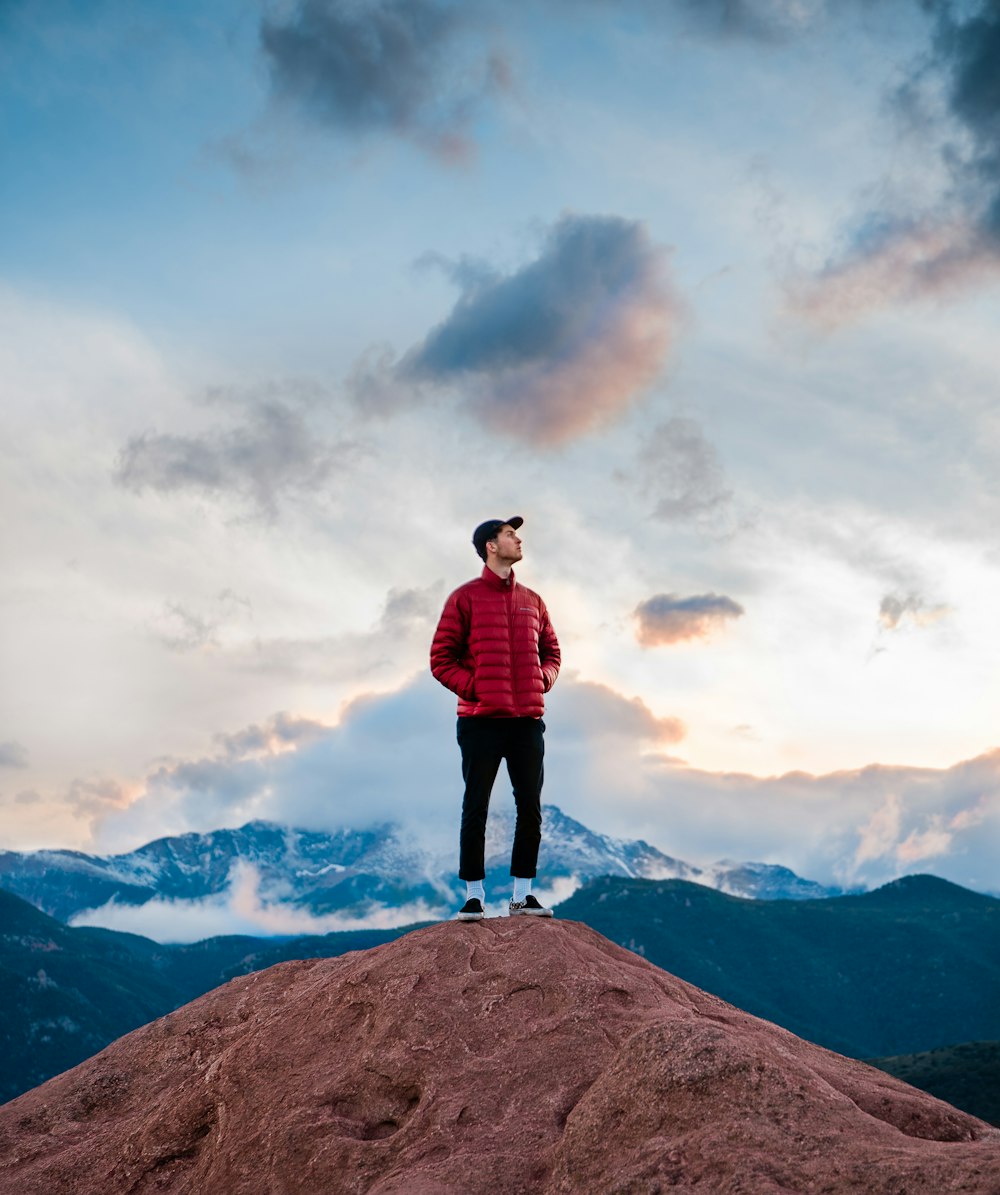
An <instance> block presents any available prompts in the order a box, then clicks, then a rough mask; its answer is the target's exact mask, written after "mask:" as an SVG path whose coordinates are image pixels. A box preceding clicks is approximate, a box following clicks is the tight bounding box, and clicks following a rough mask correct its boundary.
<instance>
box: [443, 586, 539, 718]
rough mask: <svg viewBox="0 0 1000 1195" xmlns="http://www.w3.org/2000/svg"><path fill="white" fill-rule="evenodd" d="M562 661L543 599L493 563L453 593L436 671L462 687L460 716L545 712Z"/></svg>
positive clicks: (455, 688) (459, 689) (457, 689)
mask: <svg viewBox="0 0 1000 1195" xmlns="http://www.w3.org/2000/svg"><path fill="white" fill-rule="evenodd" d="M559 661H560V655H559V643H558V641H557V640H556V633H555V631H554V630H553V629H552V623H550V622H549V614H548V611H547V610H546V609H545V603H544V602H543V601H542V599H541V598H540V597H539V596H538V594H537V593H535V592H534V591H533V590H531V589H526V588H525V587H524V586H523V585H518V583H517V581H516V580H515V579H514V574H513V572H511V574H510V576H509V577H508V578H507V580H504V579H503V577H498V576H497V574H496V573H495V572H494V571H493V570H492V569H491V568H484V569H483V571H482V575H481V576H479V577H477V578H476V579H475V580H474V581H468V582H467V583H466V584H465V585H461V586H459V588H458V589H456V590H455V592H454V593H453V594H452V595H451V596H450V597H449V598H448V600H447V601H446V602H445V604H444V610H443V611H442V614H441V619H440V621H439V622H438V627H437V630H436V631H435V632H434V641H433V643H432V644H431V672H432V673H433V674H434V676H435V677H436V678H437V679H438V680H439V681H440V682H441V684H442V685H444V687H445V688H446V689H451V691H452V692H453V693H457V694H458V713H459V716H460V717H470V716H472V717H483V718H540V717H541V716H542V714H543V713H544V712H545V699H544V697H543V694H544V693H547V692H548V691H549V689H551V688H552V686H553V685H554V684H555V680H556V677H557V676H558V675H559Z"/></svg>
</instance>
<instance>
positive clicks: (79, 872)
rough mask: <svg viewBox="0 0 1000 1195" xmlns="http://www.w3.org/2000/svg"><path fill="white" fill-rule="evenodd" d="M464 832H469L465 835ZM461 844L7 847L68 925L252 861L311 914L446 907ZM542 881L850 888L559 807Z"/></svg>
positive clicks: (499, 849) (271, 831)
mask: <svg viewBox="0 0 1000 1195" xmlns="http://www.w3.org/2000/svg"><path fill="white" fill-rule="evenodd" d="M513 820H514V814H513V810H505V809H497V810H495V811H494V812H492V813H491V815H490V820H489V826H488V833H487V843H486V850H487V861H486V868H487V876H486V883H487V891H488V892H489V893H490V894H491V896H492V895H495V894H502V893H504V892H506V890H507V889H508V888H509V885H510V880H509V874H508V873H509V855H510V843H511V839H512V837H513ZM456 837H457V833H456ZM456 856H457V842H455V843H454V844H449V846H448V847H447V849H441V848H437V849H435V848H432V847H428V846H426V845H424V844H423V843H422V840H421V839H420V838H418V837H417V836H416V835H415V834H414V833H413V832H412V831H411V830H409V829H408V828H407V827H406V826H404V825H400V824H398V823H387V824H385V825H381V826H378V827H375V828H373V829H369V830H348V829H344V830H340V831H337V832H334V833H322V832H317V831H309V830H299V829H294V828H291V827H288V826H281V825H277V824H275V823H273V822H261V821H255V822H250V823H249V824H247V825H245V826H241V827H240V828H239V829H237V830H215V831H213V832H212V833H210V834H182V835H180V836H178V837H175V838H160V839H157V840H156V841H155V842H150V843H147V844H146V845H145V846H142V847H140V848H139V849H138V850H135V851H130V852H129V853H128V854H122V855H110V856H100V855H86V854H83V853H81V852H79V851H26V852H18V851H3V852H0V886H2V887H4V888H6V889H8V890H9V891H11V892H14V893H16V894H17V895H18V896H21V897H23V898H24V899H26V900H29V901H31V902H32V903H33V904H35V905H36V906H37V907H38V908H40V909H42V910H44V911H45V912H46V913H49V914H50V915H52V916H54V917H58V918H59V919H60V920H62V921H68V920H70V919H71V918H73V917H74V916H76V915H78V914H80V913H82V912H84V911H85V910H91V909H96V908H99V907H101V906H103V905H106V904H107V903H108V902H109V901H114V902H115V903H116V904H118V905H142V904H145V903H146V902H147V901H150V900H154V899H158V900H161V901H178V902H186V901H198V900H204V899H205V898H207V897H215V896H218V895H220V894H221V893H224V892H225V891H226V889H227V887H228V886H229V885H230V884H231V883H232V881H233V877H234V875H235V874H236V872H237V871H238V869H240V868H248V867H249V868H252V869H253V871H254V873H255V876H256V888H257V893H258V896H259V898H260V899H261V900H263V901H266V902H268V903H270V904H285V905H291V906H294V907H297V908H299V909H302V910H303V911H306V912H309V913H311V914H316V915H320V914H327V913H342V914H344V915H345V916H348V917H359V918H364V917H367V916H368V915H369V914H370V912H371V910H372V909H373V908H377V909H383V910H388V909H393V908H400V909H402V908H403V907H404V906H405V907H408V908H410V909H412V908H414V907H416V906H419V907H424V908H426V909H428V910H440V911H441V912H442V913H446V912H447V910H448V909H449V908H450V907H451V905H452V904H453V903H454V900H455V895H456V893H457V892H458V889H459V884H458V882H457V880H456V878H455V874H454V869H455V860H456ZM539 875H540V876H541V877H542V883H541V885H540V886H541V887H542V888H544V889H545V890H546V891H548V892H549V893H551V894H553V895H557V896H558V897H559V898H560V899H564V898H565V897H567V896H569V895H570V893H571V892H573V891H574V890H575V889H576V888H577V887H579V886H580V885H582V884H584V883H586V882H587V881H589V880H591V879H594V878H596V877H597V876H605V875H612V876H625V877H629V878H634V879H682V880H692V881H694V882H696V883H701V884H706V885H708V886H709V887H712V888H717V889H719V890H721V891H723V892H727V893H729V894H731V895H736V896H747V897H763V898H766V899H772V900H773V899H790V900H797V899H808V898H814V897H825V896H833V895H838V894H839V891H840V890H839V889H832V888H824V887H823V886H822V885H820V884H816V883H813V882H812V881H810V880H804V879H802V878H801V877H799V876H797V875H795V873H794V872H792V871H789V870H788V869H787V868H784V867H776V866H773V865H771V864H763V863H732V862H729V861H727V862H725V863H720V864H717V865H715V866H713V867H711V868H706V869H702V868H699V867H695V866H692V865H691V864H688V863H685V862H684V861H683V860H680V859H674V858H671V857H670V856H669V855H665V854H664V853H663V852H662V851H659V850H657V848H656V847H654V846H650V844H649V843H647V842H643V841H641V840H637V841H628V840H623V839H616V838H610V837H608V836H607V835H604V834H597V833H595V832H594V831H592V830H589V829H588V828H587V827H586V826H584V825H582V824H581V823H580V822H577V821H574V820H573V819H572V818H570V817H567V816H566V815H565V814H564V813H562V812H561V810H559V809H557V808H556V807H555V806H554V805H549V806H546V809H545V831H544V835H543V840H542V851H541V856H540V859H539Z"/></svg>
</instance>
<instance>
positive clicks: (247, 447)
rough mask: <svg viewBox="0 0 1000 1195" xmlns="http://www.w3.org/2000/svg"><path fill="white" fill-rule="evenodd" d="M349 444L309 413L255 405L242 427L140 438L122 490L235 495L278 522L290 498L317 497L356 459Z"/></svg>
mask: <svg viewBox="0 0 1000 1195" xmlns="http://www.w3.org/2000/svg"><path fill="white" fill-rule="evenodd" d="M357 452H358V446H357V445H356V444H354V443H351V442H348V441H340V442H337V443H326V442H324V441H323V440H322V439H321V438H319V437H318V436H317V435H315V434H314V432H313V431H312V430H311V429H310V427H309V425H308V423H307V422H306V420H305V418H304V417H303V415H302V413H301V412H300V411H298V410H295V409H293V408H292V407H291V406H290V405H288V404H286V403H282V402H279V401H274V400H270V401H263V402H260V403H256V404H254V405H251V406H250V408H249V410H248V413H247V422H246V423H245V424H244V425H243V426H238V427H234V428H228V429H222V428H217V429H215V430H212V431H209V432H206V433H205V434H203V435H200V436H178V435H169V434H159V433H157V432H147V433H144V434H142V435H138V436H133V437H131V438H130V439H129V441H128V442H127V444H126V445H125V447H124V448H123V449H122V451H121V453H120V454H119V457H118V460H117V462H116V464H115V469H114V480H115V481H116V482H117V484H118V485H120V486H122V487H124V488H125V489H127V490H131V491H132V492H133V493H135V494H142V493H144V492H145V491H146V490H147V489H149V490H154V491H156V492H158V493H161V494H170V493H176V492H179V491H185V490H186V491H191V492H194V493H200V494H226V493H231V494H233V495H235V496H237V497H238V498H240V499H242V500H244V501H246V502H249V503H250V504H252V505H253V506H254V507H256V508H257V510H258V511H259V512H260V513H261V514H263V515H265V516H267V517H273V516H274V515H275V513H276V511H277V504H278V498H279V497H280V496H281V495H283V494H305V495H309V494H314V493H315V492H316V491H318V490H322V489H323V488H324V487H326V486H328V485H329V484H330V483H331V482H332V481H333V480H335V479H336V477H337V475H338V473H340V472H343V471H344V470H345V468H346V467H347V466H348V465H349V464H350V463H351V462H352V461H353V460H354V459H355V458H356V456H357Z"/></svg>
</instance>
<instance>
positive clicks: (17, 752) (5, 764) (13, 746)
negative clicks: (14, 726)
mask: <svg viewBox="0 0 1000 1195" xmlns="http://www.w3.org/2000/svg"><path fill="white" fill-rule="evenodd" d="M27 766H28V752H27V749H26V748H25V747H22V746H21V744H20V743H15V742H14V741H13V739H7V740H6V741H5V742H2V743H0V768H26V767H27Z"/></svg>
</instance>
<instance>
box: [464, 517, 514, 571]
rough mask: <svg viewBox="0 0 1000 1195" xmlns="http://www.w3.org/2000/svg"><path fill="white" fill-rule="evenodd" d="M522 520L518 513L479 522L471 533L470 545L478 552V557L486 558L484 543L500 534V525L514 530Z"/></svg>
mask: <svg viewBox="0 0 1000 1195" xmlns="http://www.w3.org/2000/svg"><path fill="white" fill-rule="evenodd" d="M523 522H524V519H522V518H521V516H520V515H514V517H513V518H510V519H487V520H486V522H485V523H480V524H479V526H478V527H477V528H476V529H475V531H473V533H472V546H473V547H474V548H475V549H476V551H477V552H478V553H479V555H480V557H481V558H482V559H483V560H485V559H486V545H487V543H488V542H489V541H490V540H491V539H496V537H497V536H498V535H499V534H500V528H501V527H513V528H514V530H515V531H516V530H517V529H518V527H520V526H521V524H522V523H523Z"/></svg>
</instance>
